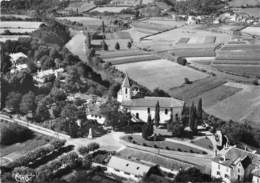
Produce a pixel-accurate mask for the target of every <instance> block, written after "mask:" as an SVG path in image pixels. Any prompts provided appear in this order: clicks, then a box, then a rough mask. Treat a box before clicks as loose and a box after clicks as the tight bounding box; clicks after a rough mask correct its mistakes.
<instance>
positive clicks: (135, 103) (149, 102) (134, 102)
mask: <svg viewBox="0 0 260 183" xmlns="http://www.w3.org/2000/svg"><path fill="white" fill-rule="evenodd" d="M157 101H159V105H160V107H162V108H171V107H182V106H183V104H184V102H183V101H181V100H178V99H175V98H170V97H144V98H138V99H131V100H127V101H122V105H123V106H126V107H155V105H156V103H157Z"/></svg>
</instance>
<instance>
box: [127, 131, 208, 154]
mask: <svg viewBox="0 0 260 183" xmlns="http://www.w3.org/2000/svg"><path fill="white" fill-rule="evenodd" d="M131 137H132V138H131ZM130 138H131V139H130ZM122 139H123V140H125V141H127V142H130V143H133V144H136V145H141V146H144V147H152V148H160V149H165V150H170V151H179V152H187V153H196V154H207V153H206V152H205V151H202V150H200V149H197V148H194V147H190V146H186V145H183V144H181V142H180V143H175V142H170V141H148V140H145V139H144V138H143V137H142V136H140V135H126V136H123V137H122Z"/></svg>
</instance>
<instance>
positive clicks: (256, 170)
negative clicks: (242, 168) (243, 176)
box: [252, 168, 260, 183]
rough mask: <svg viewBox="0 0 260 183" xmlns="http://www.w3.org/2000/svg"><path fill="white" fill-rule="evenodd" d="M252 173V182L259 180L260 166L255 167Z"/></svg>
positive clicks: (257, 182) (255, 182)
mask: <svg viewBox="0 0 260 183" xmlns="http://www.w3.org/2000/svg"><path fill="white" fill-rule="evenodd" d="M252 174H253V178H252V183H259V182H260V168H259V169H255V170H254V171H253V173H252Z"/></svg>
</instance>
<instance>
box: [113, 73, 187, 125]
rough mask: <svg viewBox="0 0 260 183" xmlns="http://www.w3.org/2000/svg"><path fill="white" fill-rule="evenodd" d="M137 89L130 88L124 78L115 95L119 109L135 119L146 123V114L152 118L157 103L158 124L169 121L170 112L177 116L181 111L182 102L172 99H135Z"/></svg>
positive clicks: (127, 80)
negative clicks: (158, 108) (119, 105)
mask: <svg viewBox="0 0 260 183" xmlns="http://www.w3.org/2000/svg"><path fill="white" fill-rule="evenodd" d="M137 92H138V89H136V88H134V87H131V85H130V82H129V78H128V76H127V74H126V77H125V79H124V81H123V83H122V85H121V89H120V90H119V92H118V94H117V101H118V102H120V103H121V107H122V108H123V109H124V110H126V111H127V112H131V113H132V115H134V116H135V117H136V118H137V119H140V120H142V121H144V122H146V121H147V118H148V114H149V113H150V114H151V117H152V118H154V115H155V106H156V103H157V102H159V105H160V123H166V122H167V120H169V119H170V115H171V111H172V112H173V114H174V115H175V114H178V115H179V116H180V113H181V111H182V108H183V105H184V102H183V101H181V100H178V99H175V98H172V97H150V96H145V97H144V98H135V97H134V96H135V94H136V93H137Z"/></svg>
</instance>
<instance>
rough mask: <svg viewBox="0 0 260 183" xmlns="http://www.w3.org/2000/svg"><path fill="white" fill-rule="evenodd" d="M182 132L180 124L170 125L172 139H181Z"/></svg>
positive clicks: (182, 128) (182, 127)
mask: <svg viewBox="0 0 260 183" xmlns="http://www.w3.org/2000/svg"><path fill="white" fill-rule="evenodd" d="M183 132H184V126H183V125H182V124H181V123H174V124H173V125H172V135H173V136H174V137H182V135H183Z"/></svg>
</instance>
